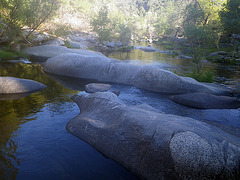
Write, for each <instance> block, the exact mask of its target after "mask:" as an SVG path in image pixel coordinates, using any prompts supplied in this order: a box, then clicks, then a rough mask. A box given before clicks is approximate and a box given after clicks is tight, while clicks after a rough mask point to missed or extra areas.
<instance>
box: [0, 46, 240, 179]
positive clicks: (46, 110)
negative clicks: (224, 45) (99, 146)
mask: <svg viewBox="0 0 240 180" xmlns="http://www.w3.org/2000/svg"><path fill="white" fill-rule="evenodd" d="M156 48H160V47H156ZM108 56H109V57H111V58H116V59H121V60H123V61H126V62H128V63H132V64H155V65H157V66H160V67H162V68H163V69H167V70H170V71H173V72H181V73H182V72H188V71H190V70H191V69H192V68H193V67H194V65H193V63H192V62H191V60H185V59H177V58H174V57H172V56H171V55H168V54H163V53H159V52H151V53H149V52H143V51H141V50H132V51H131V52H130V53H117V52H115V53H112V54H108ZM207 68H212V69H213V70H214V71H216V73H217V81H218V83H221V84H225V85H226V86H229V87H231V88H233V89H235V90H237V88H239V85H240V81H239V72H240V69H239V66H224V65H219V64H208V65H207ZM0 76H13V77H18V78H25V79H32V80H35V81H38V82H41V83H43V84H45V85H46V86H47V88H45V89H43V90H42V91H40V92H36V93H33V94H31V95H27V96H25V97H24V96H6V95H0V107H1V108H0V179H24V180H25V179H137V178H136V177H135V176H134V175H133V174H131V173H130V172H129V171H128V170H126V169H125V168H123V167H122V166H120V165H119V164H117V163H116V162H114V161H112V160H111V159H107V158H106V157H104V155H103V154H101V153H100V152H98V151H97V150H96V149H94V148H93V147H91V146H90V145H88V144H87V143H85V142H84V141H82V140H80V139H79V138H77V137H74V136H73V135H71V134H70V133H68V132H67V130H66V128H65V127H66V124H67V123H68V122H69V120H71V119H72V118H73V117H75V116H76V115H77V114H78V113H79V109H78V107H77V105H76V104H75V103H73V102H72V101H71V99H70V97H71V96H72V95H73V94H78V93H84V92H83V91H84V85H85V84H87V83H89V82H91V81H86V80H82V79H72V78H71V79H69V78H66V77H59V76H53V75H51V74H46V73H44V72H43V71H42V65H41V64H40V63H39V62H34V63H32V64H23V63H9V62H4V63H3V62H2V63H0ZM114 89H115V90H119V91H120V92H121V94H120V96H119V98H121V99H122V100H123V101H124V102H125V103H127V104H131V105H134V104H142V103H145V104H149V105H151V106H153V107H155V108H157V109H159V111H163V112H165V113H171V114H176V115H183V116H188V117H193V118H196V119H199V120H201V121H205V122H209V121H211V122H210V123H211V124H214V123H217V124H221V126H223V127H225V126H227V127H235V130H236V131H237V132H236V133H235V134H238V130H240V122H239V119H240V115H239V114H240V111H239V110H194V109H190V108H186V107H184V106H181V105H178V104H175V103H174V102H171V101H170V100H168V99H167V97H165V96H164V95H161V94H156V93H151V92H148V91H144V90H140V89H137V88H135V87H130V86H123V85H117V84H114V85H113V90H114ZM216 114H217V115H216ZM229 131H231V132H232V129H231V128H230V130H229Z"/></svg>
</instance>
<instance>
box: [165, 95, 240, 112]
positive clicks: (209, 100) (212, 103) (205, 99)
mask: <svg viewBox="0 0 240 180" xmlns="http://www.w3.org/2000/svg"><path fill="white" fill-rule="evenodd" d="M169 99H171V100H172V101H174V102H176V103H179V104H182V105H185V106H189V107H193V108H198V109H236V108H239V107H240V101H239V100H237V99H236V98H233V97H228V96H216V95H213V94H206V93H189V94H180V95H173V96H170V97H169Z"/></svg>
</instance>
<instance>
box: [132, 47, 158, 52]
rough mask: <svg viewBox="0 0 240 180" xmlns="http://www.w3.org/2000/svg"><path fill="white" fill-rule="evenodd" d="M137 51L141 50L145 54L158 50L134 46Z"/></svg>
mask: <svg viewBox="0 0 240 180" xmlns="http://www.w3.org/2000/svg"><path fill="white" fill-rule="evenodd" d="M134 48H135V49H140V50H142V51H145V52H155V51H156V49H155V48H154V47H145V46H134Z"/></svg>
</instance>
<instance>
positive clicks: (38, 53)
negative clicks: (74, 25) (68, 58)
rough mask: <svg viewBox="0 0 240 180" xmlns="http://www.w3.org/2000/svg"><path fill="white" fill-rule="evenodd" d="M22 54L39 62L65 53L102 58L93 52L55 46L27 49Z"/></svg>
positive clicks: (99, 54)
mask: <svg viewBox="0 0 240 180" xmlns="http://www.w3.org/2000/svg"><path fill="white" fill-rule="evenodd" d="M24 53H26V54H27V55H29V56H33V57H36V58H38V59H39V60H47V59H48V58H51V57H54V56H58V55H61V54H66V53H76V54H82V55H98V56H103V55H102V54H101V53H96V52H93V51H88V50H81V49H69V48H67V47H64V46H55V45H43V46H35V47H28V48H26V49H25V50H24Z"/></svg>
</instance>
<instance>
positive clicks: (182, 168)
mask: <svg viewBox="0 0 240 180" xmlns="http://www.w3.org/2000/svg"><path fill="white" fill-rule="evenodd" d="M26 52H29V53H32V55H34V56H41V54H44V56H45V57H44V58H46V57H47V58H49V59H48V60H47V61H46V62H45V63H44V68H43V70H44V71H45V72H48V73H51V74H55V75H61V76H67V77H70V78H83V79H91V80H94V81H95V82H104V83H117V84H126V85H130V86H135V87H137V88H140V89H144V90H148V91H152V92H155V93H161V94H164V95H166V96H168V97H169V99H170V100H172V101H174V102H176V103H179V104H182V105H184V106H188V107H190V108H200V109H233V108H239V107H240V101H239V100H238V99H237V98H235V97H232V96H231V91H230V90H229V89H226V88H224V87H221V86H218V85H215V84H207V83H200V82H197V81H196V80H194V79H192V78H188V77H181V76H178V75H176V74H174V73H172V72H170V71H166V70H162V69H161V68H160V67H157V66H154V65H133V64H128V63H124V62H121V61H119V60H116V59H109V58H107V57H105V56H104V55H102V54H101V53H95V52H92V51H83V50H79V49H74V50H69V49H67V48H65V47H61V46H54V47H53V46H52V45H45V46H39V47H33V48H31V49H27V50H26ZM43 52H45V53H43ZM85 91H86V92H87V93H81V94H79V95H75V96H73V97H72V100H73V101H74V102H75V103H77V105H78V106H79V108H80V112H81V113H80V114H79V115H78V116H76V117H75V118H74V119H72V120H71V121H70V122H69V123H68V124H67V130H68V131H69V132H70V133H72V134H73V135H75V136H77V137H79V138H81V139H82V140H84V141H86V142H87V143H89V144H90V145H92V146H93V147H95V148H96V149H98V150H99V151H101V152H102V153H103V154H104V155H106V156H107V157H109V158H111V159H113V160H115V161H117V162H118V163H120V164H122V165H123V166H125V167H126V168H128V169H129V170H130V171H131V172H133V173H134V174H136V175H137V176H138V177H140V178H142V179H238V178H239V175H240V139H239V137H238V136H235V135H233V134H229V133H227V132H226V131H224V130H221V129H219V128H217V127H216V126H213V125H210V124H209V123H204V122H200V121H199V120H196V119H193V118H189V117H183V116H177V115H172V114H166V113H163V112H160V111H159V110H158V109H155V108H153V107H151V106H149V105H133V106H130V105H127V104H125V103H124V102H123V101H122V100H121V99H120V98H119V97H118V96H117V95H119V93H120V92H114V93H112V92H111V85H109V84H103V83H92V84H88V85H86V86H85ZM116 94H117V95H116Z"/></svg>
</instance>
